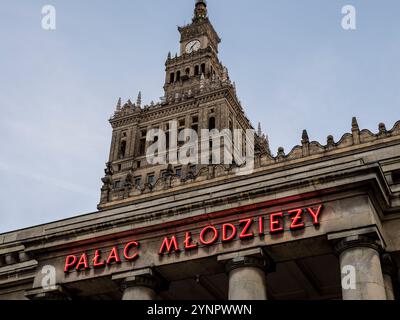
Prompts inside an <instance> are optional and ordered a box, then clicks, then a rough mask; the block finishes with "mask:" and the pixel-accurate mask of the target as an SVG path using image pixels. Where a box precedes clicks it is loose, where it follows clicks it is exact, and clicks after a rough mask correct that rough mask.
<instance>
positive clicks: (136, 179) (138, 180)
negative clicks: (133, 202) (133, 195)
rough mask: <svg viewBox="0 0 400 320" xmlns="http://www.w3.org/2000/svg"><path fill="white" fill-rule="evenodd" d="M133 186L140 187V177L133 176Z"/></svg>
mask: <svg viewBox="0 0 400 320" xmlns="http://www.w3.org/2000/svg"><path fill="white" fill-rule="evenodd" d="M135 186H136V187H138V188H140V187H141V186H142V177H136V178H135Z"/></svg>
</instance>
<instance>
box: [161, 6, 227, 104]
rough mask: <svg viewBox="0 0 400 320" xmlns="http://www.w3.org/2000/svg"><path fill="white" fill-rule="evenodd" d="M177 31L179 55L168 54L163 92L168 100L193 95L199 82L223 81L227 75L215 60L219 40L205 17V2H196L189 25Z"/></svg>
mask: <svg viewBox="0 0 400 320" xmlns="http://www.w3.org/2000/svg"><path fill="white" fill-rule="evenodd" d="M178 31H179V33H180V35H181V39H180V54H179V56H178V55H176V56H175V57H171V55H168V59H167V62H166V79H165V86H164V89H165V98H166V99H167V100H168V99H169V100H171V99H175V98H176V97H179V96H181V95H184V94H185V92H186V93H187V92H191V93H193V92H194V91H195V89H196V88H197V87H199V84H200V82H201V81H202V80H203V81H207V80H212V79H214V78H222V77H223V76H224V75H223V74H224V72H226V70H225V69H224V67H223V65H222V64H221V62H220V61H219V60H218V44H219V43H220V42H221V39H220V37H219V36H218V34H217V32H216V31H215V29H214V27H213V25H212V24H211V22H210V20H209V18H208V14H207V2H206V1H205V0H197V1H196V5H195V9H194V15H193V19H192V23H190V24H188V25H186V26H183V27H178ZM226 76H227V75H226Z"/></svg>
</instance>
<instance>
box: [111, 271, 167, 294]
mask: <svg viewBox="0 0 400 320" xmlns="http://www.w3.org/2000/svg"><path fill="white" fill-rule="evenodd" d="M112 280H115V281H117V282H119V283H120V285H121V289H122V290H123V291H124V290H125V289H127V288H131V287H146V288H150V289H152V290H154V291H161V290H165V289H167V288H168V282H167V281H166V280H165V279H164V278H163V277H162V276H161V275H160V274H159V273H158V272H157V271H155V270H154V269H153V268H145V269H141V270H135V271H131V272H125V273H121V274H117V275H114V276H113V277H112Z"/></svg>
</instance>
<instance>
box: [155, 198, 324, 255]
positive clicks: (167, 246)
mask: <svg viewBox="0 0 400 320" xmlns="http://www.w3.org/2000/svg"><path fill="white" fill-rule="evenodd" d="M321 210H322V205H320V206H319V207H318V208H316V209H315V208H311V207H308V208H298V209H294V210H290V211H287V212H277V213H272V214H270V215H268V216H266V217H257V218H254V217H253V218H247V219H242V220H239V221H238V223H237V224H236V225H235V224H233V223H224V224H222V225H221V226H218V227H217V226H214V225H208V226H205V227H204V228H203V229H201V231H200V235H199V237H198V240H199V243H200V244H201V245H203V246H211V245H214V244H216V243H218V242H221V243H227V242H231V241H234V240H235V239H237V238H239V240H248V239H253V238H255V237H256V234H257V233H258V236H259V237H262V236H264V235H265V233H266V230H265V224H266V220H267V218H268V219H269V233H270V234H271V235H274V234H276V233H282V232H285V226H287V227H288V229H287V230H290V231H296V230H300V229H304V228H305V227H306V221H307V217H308V219H309V220H310V219H311V222H312V224H313V225H314V226H318V225H319V218H320V214H321ZM286 220H287V222H286ZM178 238H179V237H178V236H177V235H176V234H174V235H172V236H166V237H164V239H163V241H162V244H161V246H160V250H159V254H160V255H163V254H170V253H173V252H180V251H181V247H182V248H183V249H184V250H186V251H189V250H192V249H196V248H198V247H199V245H198V244H197V242H196V240H195V239H193V236H192V234H191V233H190V232H186V234H185V237H184V240H183V244H182V245H181V244H180V243H179V240H178Z"/></svg>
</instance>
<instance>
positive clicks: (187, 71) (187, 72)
mask: <svg viewBox="0 0 400 320" xmlns="http://www.w3.org/2000/svg"><path fill="white" fill-rule="evenodd" d="M185 72H186V75H187V76H190V68H186V70H185Z"/></svg>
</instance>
